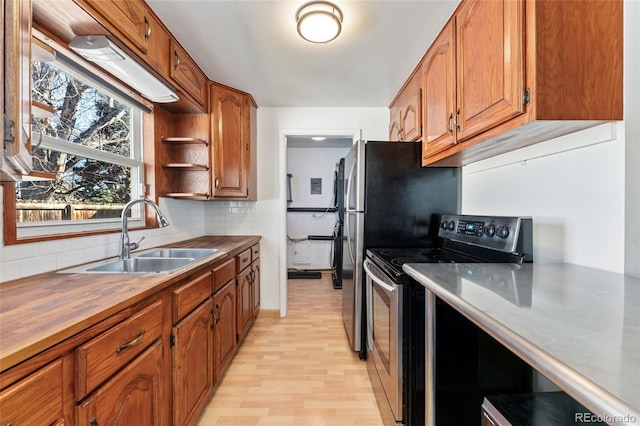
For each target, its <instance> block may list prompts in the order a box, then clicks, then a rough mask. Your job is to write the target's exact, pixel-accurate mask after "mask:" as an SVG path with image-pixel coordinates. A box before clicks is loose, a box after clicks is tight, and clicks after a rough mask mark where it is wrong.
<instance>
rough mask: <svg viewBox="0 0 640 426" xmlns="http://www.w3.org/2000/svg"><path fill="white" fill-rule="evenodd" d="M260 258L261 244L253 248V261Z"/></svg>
mask: <svg viewBox="0 0 640 426" xmlns="http://www.w3.org/2000/svg"><path fill="white" fill-rule="evenodd" d="M259 257H260V244H256V245H255V246H253V247H251V261H252V262H253V261H254V260H256V259H257V258H259Z"/></svg>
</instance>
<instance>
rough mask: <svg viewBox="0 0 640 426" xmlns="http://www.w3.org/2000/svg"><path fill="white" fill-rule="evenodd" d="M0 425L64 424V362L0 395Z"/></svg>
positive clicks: (51, 364)
mask: <svg viewBox="0 0 640 426" xmlns="http://www.w3.org/2000/svg"><path fill="white" fill-rule="evenodd" d="M27 407H28V408H27ZM0 424H3V425H10V424H11V425H15V426H18V425H56V426H60V425H64V424H65V422H64V414H63V380H62V360H60V359H57V360H55V361H53V362H51V363H50V364H49V365H47V366H45V367H43V368H41V369H40V370H38V371H36V372H34V373H32V374H30V375H29V376H27V377H25V378H24V379H22V380H20V381H19V382H18V383H16V384H14V385H13V386H11V387H9V388H7V389H5V390H3V391H2V392H0Z"/></svg>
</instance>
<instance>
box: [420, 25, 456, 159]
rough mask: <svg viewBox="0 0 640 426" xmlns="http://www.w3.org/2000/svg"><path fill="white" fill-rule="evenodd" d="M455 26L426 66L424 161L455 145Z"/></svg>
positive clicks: (444, 34)
mask: <svg viewBox="0 0 640 426" xmlns="http://www.w3.org/2000/svg"><path fill="white" fill-rule="evenodd" d="M454 37H455V33H454V27H453V23H452V22H450V23H449V24H447V25H446V26H445V27H444V29H443V30H442V32H441V33H440V35H438V38H436V40H435V41H434V42H433V44H432V46H431V48H430V49H429V50H428V51H427V54H426V55H425V58H424V64H423V78H422V90H423V98H424V99H423V114H424V135H423V138H422V154H423V158H426V157H429V156H431V155H433V154H435V153H436V152H440V151H442V150H443V149H446V148H448V147H449V146H451V145H453V144H455V135H454V131H455V129H454V119H455V117H454V115H455V101H456V95H455V93H456V92H455V84H456V71H455V47H454V43H453V41H454Z"/></svg>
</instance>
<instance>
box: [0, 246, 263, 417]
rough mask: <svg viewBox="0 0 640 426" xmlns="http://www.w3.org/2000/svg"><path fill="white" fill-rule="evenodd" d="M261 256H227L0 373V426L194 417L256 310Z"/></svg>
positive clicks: (252, 252) (253, 250) (254, 251)
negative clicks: (9, 425)
mask: <svg viewBox="0 0 640 426" xmlns="http://www.w3.org/2000/svg"><path fill="white" fill-rule="evenodd" d="M259 255H260V247H259V245H258V244H255V245H254V246H252V247H249V248H247V249H245V250H243V251H242V252H240V253H238V254H237V255H236V256H233V257H225V258H224V260H221V261H219V262H217V263H215V264H213V265H212V266H211V268H210V269H206V270H204V271H200V272H199V273H197V274H194V275H193V276H192V277H190V278H188V279H186V280H183V281H181V282H179V283H177V284H175V285H172V286H171V287H169V288H167V289H165V290H161V291H159V292H158V293H156V294H155V295H153V296H150V297H148V298H147V299H145V300H142V301H140V302H139V303H136V304H134V305H132V306H129V307H126V308H125V309H123V310H121V311H119V312H118V313H116V314H114V315H113V316H112V317H110V318H108V319H105V320H104V321H103V322H102V323H100V324H95V325H94V326H92V327H89V328H88V329H86V330H85V331H83V332H82V333H81V334H80V335H77V336H74V337H73V338H71V339H68V340H67V341H64V342H61V343H60V344H58V345H56V346H54V347H52V348H49V349H47V350H46V351H45V352H43V353H41V354H40V355H38V356H36V357H33V358H31V359H30V360H28V361H25V362H24V363H22V364H19V365H18V366H17V367H16V368H19V370H17V371H22V373H18V372H16V370H15V369H13V370H7V371H5V372H3V373H2V375H0V389H1V390H0V424H3V425H4V424H13V425H15V426H18V425H22V424H25V425H45V426H51V425H55V426H62V425H64V424H73V425H78V426H85V425H86V426H102V425H110V426H113V425H135V426H146V425H148V426H165V425H166V426H168V425H193V424H195V423H196V422H197V420H198V417H199V415H200V413H201V411H202V409H203V407H204V406H205V404H206V403H207V401H208V400H209V398H210V397H211V395H212V392H213V389H214V387H215V385H216V384H217V383H218V382H219V381H220V379H221V378H222V376H223V375H224V373H225V372H226V370H227V368H228V367H229V365H230V364H231V361H232V360H233V357H234V355H235V353H236V350H237V348H238V346H239V345H240V344H241V342H242V340H243V339H244V337H245V336H246V334H247V332H248V330H249V328H250V327H251V325H252V324H253V321H254V319H255V317H256V315H257V312H258V310H259V306H260V263H259V262H260V259H259ZM169 352H171V355H168V354H169ZM52 354H53V355H52ZM165 354H167V355H165ZM169 410H172V413H170V412H169Z"/></svg>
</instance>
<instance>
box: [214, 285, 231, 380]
mask: <svg viewBox="0 0 640 426" xmlns="http://www.w3.org/2000/svg"><path fill="white" fill-rule="evenodd" d="M213 310H214V317H215V319H214V326H213V359H214V377H215V382H214V384H215V383H217V382H218V381H219V379H220V378H221V377H222V375H223V374H224V372H225V371H226V370H227V367H229V364H231V360H232V359H233V355H234V354H235V349H236V286H235V281H234V280H233V279H232V280H229V281H228V282H227V284H225V286H224V287H222V288H221V289H220V290H218V291H217V292H216V293H215V294H214V295H213Z"/></svg>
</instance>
